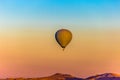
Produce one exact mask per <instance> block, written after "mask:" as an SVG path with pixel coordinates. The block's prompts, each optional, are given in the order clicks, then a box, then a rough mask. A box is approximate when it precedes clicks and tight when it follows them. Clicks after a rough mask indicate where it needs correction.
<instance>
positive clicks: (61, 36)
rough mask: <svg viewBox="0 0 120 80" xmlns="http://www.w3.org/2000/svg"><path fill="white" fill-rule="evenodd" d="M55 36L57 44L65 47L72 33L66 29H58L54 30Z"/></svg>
mask: <svg viewBox="0 0 120 80" xmlns="http://www.w3.org/2000/svg"><path fill="white" fill-rule="evenodd" d="M55 38H56V41H57V42H58V44H59V45H60V46H61V47H62V48H65V47H66V46H67V45H68V44H69V43H70V41H71V39H72V33H71V32H70V31H69V30H67V29H60V30H58V31H57V32H56V34H55Z"/></svg>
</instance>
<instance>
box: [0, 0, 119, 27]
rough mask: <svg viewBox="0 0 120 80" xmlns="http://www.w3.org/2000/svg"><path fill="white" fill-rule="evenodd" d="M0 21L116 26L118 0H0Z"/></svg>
mask: <svg viewBox="0 0 120 80" xmlns="http://www.w3.org/2000/svg"><path fill="white" fill-rule="evenodd" d="M0 11H1V13H0V17H1V19H0V21H2V23H14V22H16V23H31V22H33V23H34V22H35V23H36V22H37V24H38V23H39V24H40V23H41V24H46V23H47V24H54V25H57V24H58V25H60V24H61V25H78V26H79V25H82V26H88V25H89V26H93V25H95V26H109V25H113V26H119V25H120V24H119V21H120V1H119V0H1V1H0Z"/></svg>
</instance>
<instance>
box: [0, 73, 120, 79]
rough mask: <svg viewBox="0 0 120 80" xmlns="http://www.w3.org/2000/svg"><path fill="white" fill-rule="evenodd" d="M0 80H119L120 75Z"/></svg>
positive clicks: (65, 75)
mask: <svg viewBox="0 0 120 80" xmlns="http://www.w3.org/2000/svg"><path fill="white" fill-rule="evenodd" d="M0 80H120V75H118V74H113V73H105V74H100V75H95V76H90V77H88V78H84V79H83V78H77V77H74V76H72V75H69V74H61V73H56V74H54V75H52V76H48V77H41V78H7V79H0Z"/></svg>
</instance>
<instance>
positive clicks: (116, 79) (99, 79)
mask: <svg viewBox="0 0 120 80" xmlns="http://www.w3.org/2000/svg"><path fill="white" fill-rule="evenodd" d="M85 80H120V75H118V74H114V73H104V74H100V75H96V76H91V77H88V78H86V79H85Z"/></svg>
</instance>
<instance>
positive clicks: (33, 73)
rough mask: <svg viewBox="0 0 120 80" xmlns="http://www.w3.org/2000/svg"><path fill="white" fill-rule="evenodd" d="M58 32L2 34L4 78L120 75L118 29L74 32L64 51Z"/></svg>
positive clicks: (1, 48) (11, 32)
mask: <svg viewBox="0 0 120 80" xmlns="http://www.w3.org/2000/svg"><path fill="white" fill-rule="evenodd" d="M55 31H56V30H51V29H50V30H44V31H42V30H38V29H21V30H11V31H6V32H1V34H0V38H1V39H0V44H1V45H0V63H1V65H0V70H2V72H1V76H3V77H19V76H20V77H37V76H48V75H51V74H54V73H57V72H61V73H69V74H72V75H75V76H79V77H87V76H89V75H95V74H98V73H104V72H113V73H114V72H116V73H120V70H119V67H120V65H119V64H120V61H119V60H120V57H119V55H120V54H119V53H120V49H119V47H120V36H119V34H120V32H119V31H118V30H92V29H91V30H86V29H84V30H83V29H81V30H80V31H78V30H73V31H72V33H73V39H72V41H71V43H70V44H69V45H68V46H67V47H66V49H65V51H62V49H61V47H60V46H59V45H58V44H57V42H56V41H55V39H54V33H55Z"/></svg>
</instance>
